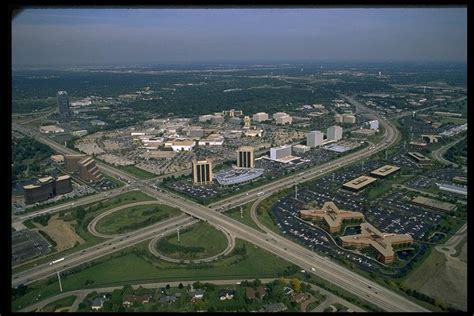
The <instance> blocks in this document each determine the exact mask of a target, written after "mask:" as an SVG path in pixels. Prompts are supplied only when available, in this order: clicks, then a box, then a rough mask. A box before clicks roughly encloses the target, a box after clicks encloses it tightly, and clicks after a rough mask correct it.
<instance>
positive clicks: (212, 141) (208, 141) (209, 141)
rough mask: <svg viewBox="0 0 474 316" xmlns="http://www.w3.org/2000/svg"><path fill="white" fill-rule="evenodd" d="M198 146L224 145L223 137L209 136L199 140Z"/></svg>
mask: <svg viewBox="0 0 474 316" xmlns="http://www.w3.org/2000/svg"><path fill="white" fill-rule="evenodd" d="M198 143H199V146H222V144H223V143H224V137H223V136H222V135H219V134H211V135H209V136H207V137H206V138H205V139H202V140H200V141H199V142H198Z"/></svg>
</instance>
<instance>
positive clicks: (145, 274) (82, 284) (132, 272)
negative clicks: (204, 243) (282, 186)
mask: <svg viewBox="0 0 474 316" xmlns="http://www.w3.org/2000/svg"><path fill="white" fill-rule="evenodd" d="M290 265H291V264H290V263H288V262H286V261H284V260H283V259H280V258H278V257H276V256H274V255H272V254H270V253H268V252H266V251H264V250H261V249H259V248H258V247H256V246H254V245H252V244H250V243H248V242H245V241H242V240H236V249H235V250H234V251H233V252H232V253H231V254H229V256H227V257H225V258H223V259H221V260H218V261H216V262H213V263H212V264H198V265H180V264H174V263H168V262H164V261H161V260H159V259H157V258H155V257H153V256H152V255H151V254H149V252H148V241H146V242H143V243H141V244H139V245H137V246H135V247H133V248H130V249H127V250H124V251H122V252H120V253H116V254H114V255H109V256H105V257H103V258H100V259H98V260H97V264H94V265H92V266H90V267H87V268H84V270H82V271H79V272H76V273H73V274H71V275H67V276H66V275H64V274H63V276H62V277H61V280H62V285H63V290H64V291H72V290H77V289H81V288H87V287H91V288H95V287H103V286H116V285H120V286H121V285H125V284H138V283H149V282H158V281H180V280H183V281H186V280H196V281H197V280H207V279H210V280H212V279H214V280H219V279H254V278H272V277H278V276H280V275H282V274H283V273H284V271H285V269H287V268H288V267H289V266H290ZM91 282H92V283H91ZM86 283H87V284H88V285H86ZM57 294H59V286H58V283H57V278H56V277H55V276H54V277H50V278H49V279H48V280H41V281H38V282H34V283H32V284H30V285H28V290H27V293H26V294H25V295H23V296H21V297H19V298H17V299H15V300H13V301H12V310H19V309H21V308H23V307H26V306H28V305H29V304H31V303H33V302H36V298H39V297H41V298H43V299H44V298H47V297H50V296H54V295H57ZM39 295H41V296H39Z"/></svg>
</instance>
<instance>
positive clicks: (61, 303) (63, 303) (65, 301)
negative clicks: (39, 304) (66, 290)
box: [41, 295, 76, 312]
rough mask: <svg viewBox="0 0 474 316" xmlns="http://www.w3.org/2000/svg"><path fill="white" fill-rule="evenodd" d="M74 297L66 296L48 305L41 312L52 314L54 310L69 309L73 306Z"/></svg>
mask: <svg viewBox="0 0 474 316" xmlns="http://www.w3.org/2000/svg"><path fill="white" fill-rule="evenodd" d="M75 300H76V297H75V296H74V295H71V296H66V297H64V298H60V299H59V300H56V301H54V302H51V303H49V304H48V305H46V306H44V307H43V308H42V309H41V311H42V312H54V311H55V310H57V309H59V308H62V307H69V306H71V305H72V304H74V301H75Z"/></svg>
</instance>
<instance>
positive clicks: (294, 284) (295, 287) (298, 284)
mask: <svg viewBox="0 0 474 316" xmlns="http://www.w3.org/2000/svg"><path fill="white" fill-rule="evenodd" d="M290 284H291V287H292V288H293V290H295V291H296V292H300V291H301V281H300V280H299V279H298V278H293V279H291V281H290Z"/></svg>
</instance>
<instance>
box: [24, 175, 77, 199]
mask: <svg viewBox="0 0 474 316" xmlns="http://www.w3.org/2000/svg"><path fill="white" fill-rule="evenodd" d="M23 191H24V197H25V204H33V203H36V202H41V201H45V200H47V199H50V198H53V197H55V196H56V195H59V194H65V193H68V192H71V191H72V185H71V177H70V176H68V175H63V176H59V177H57V178H53V177H45V178H41V179H38V180H37V181H36V183H34V184H29V185H25V186H24V187H23Z"/></svg>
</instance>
